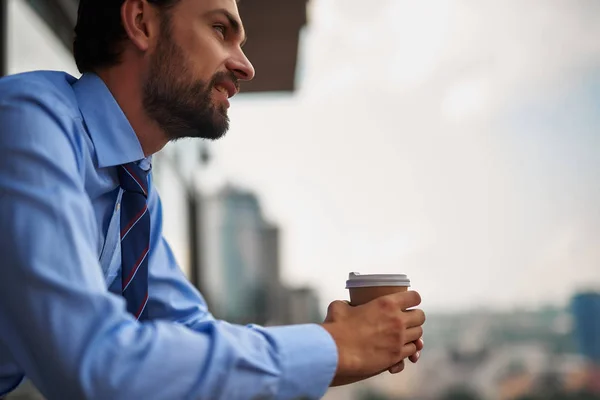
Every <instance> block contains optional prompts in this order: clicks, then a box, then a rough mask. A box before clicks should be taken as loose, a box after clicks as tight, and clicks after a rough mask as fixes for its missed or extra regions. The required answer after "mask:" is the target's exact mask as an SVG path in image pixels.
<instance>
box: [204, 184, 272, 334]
mask: <svg viewBox="0 0 600 400" xmlns="http://www.w3.org/2000/svg"><path fill="white" fill-rule="evenodd" d="M202 215H204V225H203V227H204V232H205V236H204V245H203V246H202V247H203V248H204V249H205V251H204V262H203V265H204V268H203V269H202V271H200V274H199V284H200V289H201V291H202V292H203V293H204V295H205V297H206V298H207V301H208V303H209V305H210V306H211V308H212V310H213V313H215V314H216V315H217V316H218V317H220V318H224V319H227V320H229V321H232V322H239V323H248V322H251V321H252V322H257V323H264V322H265V321H266V319H267V313H268V310H267V298H266V296H267V292H268V289H272V288H273V287H274V286H275V285H276V283H277V282H278V276H279V272H278V271H277V270H278V268H279V266H278V264H277V261H276V259H277V257H278V244H277V239H275V236H274V235H276V234H275V229H276V228H275V227H273V226H272V225H270V224H268V223H267V222H266V221H265V219H264V217H263V215H262V211H261V207H260V204H259V201H258V199H257V197H256V196H255V195H254V194H253V193H251V192H249V191H244V190H241V189H238V188H234V187H233V186H226V187H224V188H223V189H222V190H220V191H219V192H218V193H216V194H215V195H213V196H210V197H207V198H206V199H205V201H204V209H203V213H202ZM267 251H268V252H270V253H271V254H267ZM271 274H273V275H274V276H273V277H272V276H270V275H271ZM271 278H272V279H271Z"/></svg>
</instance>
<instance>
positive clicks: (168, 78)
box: [143, 0, 254, 140]
mask: <svg viewBox="0 0 600 400" xmlns="http://www.w3.org/2000/svg"><path fill="white" fill-rule="evenodd" d="M244 40H245V32H244V29H243V26H242V23H241V20H240V17H239V13H238V9H237V4H236V2H235V0H180V1H179V2H178V3H176V5H175V6H174V8H172V9H171V10H170V11H169V16H168V17H163V18H162V23H161V32H160V37H159V39H158V41H157V43H156V46H155V47H154V49H153V51H151V52H150V53H149V55H148V57H149V68H148V74H147V76H146V78H145V81H144V93H143V95H144V98H143V103H144V108H145V111H146V113H147V114H148V115H149V116H150V117H151V118H153V119H154V120H155V121H156V122H157V123H158V124H159V126H160V127H161V128H162V130H163V131H164V132H165V133H166V135H167V136H168V138H169V139H170V140H174V139H179V138H183V137H201V138H206V139H218V138H220V137H221V136H223V135H224V134H225V132H227V129H228V128H229V118H228V117H227V109H228V108H229V101H228V98H229V97H231V96H233V95H235V94H236V93H237V92H238V90H239V81H240V80H250V79H252V78H253V77H254V68H253V67H252V64H250V61H248V59H247V58H246V56H245V55H244V53H243V52H242V49H241V46H242V45H243V42H244Z"/></svg>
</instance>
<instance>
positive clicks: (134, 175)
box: [123, 165, 148, 197]
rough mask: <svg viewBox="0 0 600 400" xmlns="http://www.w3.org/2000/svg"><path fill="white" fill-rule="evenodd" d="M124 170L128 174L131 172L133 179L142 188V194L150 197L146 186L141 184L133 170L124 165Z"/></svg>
mask: <svg viewBox="0 0 600 400" xmlns="http://www.w3.org/2000/svg"><path fill="white" fill-rule="evenodd" d="M123 168H125V170H126V171H127V172H129V175H131V177H132V178H133V179H134V180H135V181H136V182H137V184H138V185H140V188H141V189H142V192H144V194H145V195H146V197H148V193H147V192H146V185H142V182H140V180H139V178H138V177H137V175H136V174H135V173H134V172H133V171H132V170H130V169H129V167H128V166H126V165H123Z"/></svg>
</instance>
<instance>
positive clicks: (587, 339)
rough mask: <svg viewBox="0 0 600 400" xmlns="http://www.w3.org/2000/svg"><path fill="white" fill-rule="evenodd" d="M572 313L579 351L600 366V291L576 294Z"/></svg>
mask: <svg viewBox="0 0 600 400" xmlns="http://www.w3.org/2000/svg"><path fill="white" fill-rule="evenodd" d="M572 311H573V317H574V328H575V332H574V333H575V339H576V341H577V345H578V348H579V351H580V352H581V354H582V355H583V356H584V357H586V358H587V359H588V360H590V361H592V362H594V363H595V364H598V365H600V291H597V292H595V291H589V292H581V293H578V294H576V295H575V296H574V298H573V301H572Z"/></svg>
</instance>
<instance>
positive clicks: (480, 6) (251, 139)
mask: <svg viewBox="0 0 600 400" xmlns="http://www.w3.org/2000/svg"><path fill="white" fill-rule="evenodd" d="M599 11H600V3H598V2H596V1H594V0H588V1H570V0H569V1H567V0H563V1H553V0H551V1H547V0H544V1H542V0H537V1H534V0H532V1H527V2H523V1H518V0H510V1H503V2H498V1H493V0H481V1H468V0H448V1H420V2H415V1H410V0H377V1H373V2H370V3H369V7H365V3H364V2H363V1H358V0H343V1H342V0H312V1H311V2H310V3H309V16H310V19H309V25H308V27H307V29H306V31H305V32H303V35H302V49H301V52H300V55H301V61H300V65H299V71H300V73H299V77H298V85H299V89H298V91H297V92H296V93H294V94H291V95H268V96H264V95H254V94H247V95H244V96H243V95H240V96H239V97H238V98H237V99H234V101H233V102H232V108H231V111H230V118H231V121H232V128H231V130H230V132H229V134H228V135H227V137H226V138H224V139H223V140H222V141H220V142H218V143H216V144H215V145H214V146H213V150H214V152H215V156H216V159H215V164H216V165H215V167H214V168H215V170H218V171H219V173H220V174H221V175H222V177H223V179H229V180H232V181H234V182H237V183H239V184H241V185H243V186H245V187H248V188H252V189H253V190H255V191H256V192H257V193H258V194H259V196H260V198H261V200H262V202H263V204H264V207H265V211H266V213H267V215H268V216H269V218H270V219H271V220H273V221H275V222H277V223H279V224H280V225H281V227H282V229H283V233H284V236H283V237H284V247H283V256H282V265H283V275H284V278H285V279H286V281H287V282H289V283H292V284H308V285H311V286H315V287H317V288H318V290H319V293H320V295H321V300H322V302H323V304H324V305H326V304H327V303H328V302H330V301H332V300H334V299H337V298H347V292H346V290H345V289H344V282H345V279H346V278H347V274H348V273H349V272H350V271H359V272H361V273H406V274H408V275H409V277H410V278H411V279H412V281H413V288H414V289H416V290H419V291H420V293H421V295H422V297H423V307H425V308H427V309H431V310H457V309H465V308H479V307H493V308H513V307H535V306H539V305H542V304H546V303H551V304H565V303H566V302H567V301H568V299H569V297H570V296H571V294H572V292H573V291H574V290H578V289H579V288H582V287H590V286H591V287H600V183H599V178H600V135H599V134H598V133H597V131H598V129H599V127H600V116H599V113H598V112H597V110H598V103H599V101H600V41H598V40H597V38H598V37H600V23H599V22H600V21H599V17H598V16H599V15H600V13H599ZM257 74H260V71H257Z"/></svg>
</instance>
